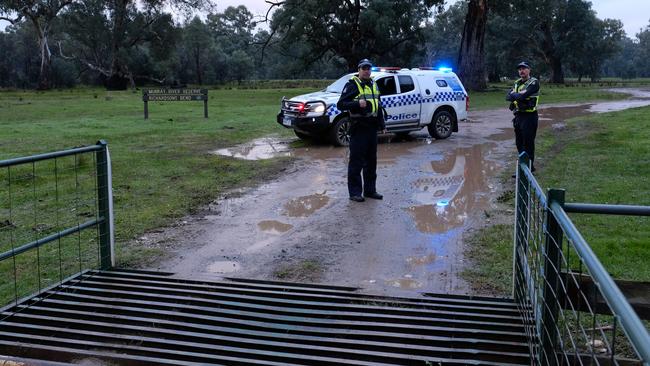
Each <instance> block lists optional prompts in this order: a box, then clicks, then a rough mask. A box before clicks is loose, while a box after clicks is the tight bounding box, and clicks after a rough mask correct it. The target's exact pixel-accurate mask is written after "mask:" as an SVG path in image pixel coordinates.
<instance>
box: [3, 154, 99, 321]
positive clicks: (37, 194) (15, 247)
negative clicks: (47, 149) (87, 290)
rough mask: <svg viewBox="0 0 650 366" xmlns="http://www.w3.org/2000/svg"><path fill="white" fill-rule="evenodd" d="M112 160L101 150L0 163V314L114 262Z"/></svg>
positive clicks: (48, 155)
mask: <svg viewBox="0 0 650 366" xmlns="http://www.w3.org/2000/svg"><path fill="white" fill-rule="evenodd" d="M107 154H108V150H107V147H106V145H105V144H103V145H102V144H99V145H93V146H89V147H84V148H77V149H72V150H67V151H62V152H57V153H50V154H43V155H37V156H33V157H26V158H18V159H10V160H3V161H0V274H1V275H2V277H1V278H2V279H1V281H0V308H2V307H3V306H5V305H15V304H17V303H18V302H19V301H20V300H21V299H22V298H25V297H27V296H29V295H32V294H34V293H39V292H41V291H42V290H43V289H46V288H48V287H51V286H54V285H56V284H59V283H61V282H62V281H64V280H65V279H66V278H69V277H71V276H73V275H75V274H78V273H80V272H83V271H84V270H87V269H96V268H100V267H101V266H102V263H106V262H107V260H108V261H110V258H108V259H107V258H106V257H107V256H109V257H110V251H107V250H105V248H104V249H103V250H102V245H101V244H102V243H104V244H106V243H108V242H109V241H110V239H111V238H110V235H111V234H110V230H107V227H108V226H106V225H104V226H102V225H103V224H107V223H109V215H107V214H106V212H107V210H106V209H105V208H106V207H107V205H108V203H107V202H105V201H106V199H107V195H106V192H107V191H108V190H109V187H108V185H109V184H110V182H109V179H108V178H109V177H108V174H110V173H109V172H110V169H109V166H108V165H109V164H110V161H109V160H108V159H106V157H107ZM101 200H104V202H101ZM102 209H103V211H102Z"/></svg>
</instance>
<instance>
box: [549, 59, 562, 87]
mask: <svg viewBox="0 0 650 366" xmlns="http://www.w3.org/2000/svg"><path fill="white" fill-rule="evenodd" d="M550 60H551V83H554V84H564V70H563V68H562V60H561V59H560V57H557V56H555V55H553V56H551V57H550Z"/></svg>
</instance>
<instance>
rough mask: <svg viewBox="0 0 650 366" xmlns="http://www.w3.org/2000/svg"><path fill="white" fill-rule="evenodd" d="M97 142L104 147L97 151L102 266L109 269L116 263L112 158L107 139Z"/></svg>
mask: <svg viewBox="0 0 650 366" xmlns="http://www.w3.org/2000/svg"><path fill="white" fill-rule="evenodd" d="M97 144H98V145H102V147H103V148H102V149H101V150H98V151H97V200H98V215H99V217H101V218H103V220H102V222H101V223H100V224H99V256H100V268H101V269H109V268H111V267H113V266H114V265H115V250H114V242H115V240H114V236H113V194H112V187H111V183H112V182H111V180H112V176H111V175H112V172H111V158H110V154H109V152H108V144H107V143H106V141H104V140H100V141H97Z"/></svg>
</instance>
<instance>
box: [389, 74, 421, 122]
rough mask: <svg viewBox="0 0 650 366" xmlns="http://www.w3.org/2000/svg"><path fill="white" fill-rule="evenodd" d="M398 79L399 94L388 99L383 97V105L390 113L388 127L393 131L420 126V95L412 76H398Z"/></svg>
mask: <svg viewBox="0 0 650 366" xmlns="http://www.w3.org/2000/svg"><path fill="white" fill-rule="evenodd" d="M396 78H397V81H398V83H397V93H396V94H394V95H390V96H387V97H386V98H384V97H383V95H382V105H383V106H384V107H385V108H386V111H387V113H388V117H387V118H386V126H387V127H388V128H390V129H391V130H399V129H402V128H404V129H410V128H413V127H415V126H418V125H419V124H420V106H421V101H420V95H419V94H418V93H417V90H416V87H415V81H414V80H413V78H412V77H411V76H410V75H396Z"/></svg>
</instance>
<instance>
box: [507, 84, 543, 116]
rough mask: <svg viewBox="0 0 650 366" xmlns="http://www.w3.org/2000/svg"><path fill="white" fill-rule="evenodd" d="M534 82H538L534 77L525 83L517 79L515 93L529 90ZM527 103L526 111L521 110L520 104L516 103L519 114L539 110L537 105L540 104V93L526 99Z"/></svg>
mask: <svg viewBox="0 0 650 366" xmlns="http://www.w3.org/2000/svg"><path fill="white" fill-rule="evenodd" d="M533 81H537V79H535V78H534V77H532V76H531V77H530V78H529V79H528V80H526V82H525V83H522V82H521V79H517V81H515V86H514V88H513V89H514V91H515V93H519V92H520V91H522V90H524V89H526V88H528V86H529V85H530V84H532V83H533ZM524 100H525V101H526V103H524V104H525V107H526V108H524V109H521V108H519V102H517V101H515V102H514V105H515V108H516V109H515V110H516V111H517V112H535V111H536V110H537V105H538V104H539V92H537V93H534V94H531V95H530V96H529V97H528V98H526V99H524Z"/></svg>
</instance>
